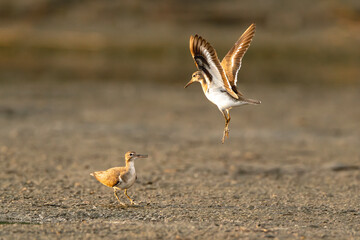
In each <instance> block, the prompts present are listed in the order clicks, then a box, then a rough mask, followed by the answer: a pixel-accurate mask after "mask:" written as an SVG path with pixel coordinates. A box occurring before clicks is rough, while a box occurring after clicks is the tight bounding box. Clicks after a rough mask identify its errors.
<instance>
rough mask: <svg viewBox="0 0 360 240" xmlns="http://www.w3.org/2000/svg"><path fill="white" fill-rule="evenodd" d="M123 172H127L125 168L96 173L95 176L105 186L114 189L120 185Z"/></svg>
mask: <svg viewBox="0 0 360 240" xmlns="http://www.w3.org/2000/svg"><path fill="white" fill-rule="evenodd" d="M123 171H125V169H124V168H123V167H114V168H110V169H108V170H106V171H98V172H94V173H93V175H94V177H95V178H96V180H98V181H99V182H101V183H102V184H104V185H105V186H108V187H114V186H115V185H116V184H118V183H119V181H120V179H119V176H120V175H121V173H122V172H123Z"/></svg>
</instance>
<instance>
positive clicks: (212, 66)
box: [185, 23, 261, 143]
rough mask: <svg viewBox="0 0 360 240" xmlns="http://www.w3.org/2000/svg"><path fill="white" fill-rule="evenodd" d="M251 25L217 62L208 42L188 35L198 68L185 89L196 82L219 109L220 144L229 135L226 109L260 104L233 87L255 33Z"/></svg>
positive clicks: (228, 115) (253, 25) (228, 117)
mask: <svg viewBox="0 0 360 240" xmlns="http://www.w3.org/2000/svg"><path fill="white" fill-rule="evenodd" d="M255 27H256V25H255V24H254V23H253V24H251V25H250V27H249V28H248V29H246V31H245V32H244V33H243V34H242V35H241V36H240V38H239V39H238V40H237V42H236V43H235V45H234V46H233V47H232V48H231V49H230V50H229V52H228V53H227V54H226V55H225V57H224V59H223V60H222V61H221V63H220V61H219V59H218V57H217V54H216V51H215V49H214V48H213V47H212V46H211V45H210V43H209V42H207V41H206V40H205V39H204V38H202V37H201V36H199V35H197V34H196V35H195V36H191V37H190V52H191V55H192V57H193V59H194V61H195V65H196V67H197V69H198V71H196V72H194V73H193V74H192V78H191V80H190V81H189V82H188V83H187V84H186V85H185V88H186V87H188V86H189V85H190V84H192V83H194V82H199V83H200V84H201V87H202V89H203V91H204V93H205V96H206V98H207V99H208V100H209V101H210V102H212V103H214V104H215V105H216V106H217V107H218V108H219V110H220V112H221V113H222V114H223V116H224V118H225V127H224V133H223V137H222V143H224V141H225V137H227V138H228V137H229V122H230V109H231V108H233V107H237V106H241V105H246V104H254V105H256V104H260V103H261V101H259V100H254V99H249V98H245V97H244V95H243V94H242V93H241V92H240V91H239V90H238V89H237V87H236V83H237V78H238V72H239V70H240V68H241V62H242V58H243V56H244V55H245V53H246V51H247V49H248V48H249V46H250V43H251V41H252V38H253V37H254V35H255Z"/></svg>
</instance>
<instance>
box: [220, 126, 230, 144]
mask: <svg viewBox="0 0 360 240" xmlns="http://www.w3.org/2000/svg"><path fill="white" fill-rule="evenodd" d="M225 137H227V138H229V128H225V129H224V133H223V137H222V140H221V142H222V143H223V144H224V142H225Z"/></svg>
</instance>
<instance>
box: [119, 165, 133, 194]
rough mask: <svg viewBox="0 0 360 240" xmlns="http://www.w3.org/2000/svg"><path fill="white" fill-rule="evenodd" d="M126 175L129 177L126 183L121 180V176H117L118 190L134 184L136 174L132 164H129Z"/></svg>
mask: <svg viewBox="0 0 360 240" xmlns="http://www.w3.org/2000/svg"><path fill="white" fill-rule="evenodd" d="M127 174H128V176H129V178H128V179H127V181H126V182H125V181H123V180H122V179H121V176H119V180H120V182H119V184H118V186H117V187H118V188H120V189H128V188H130V187H131V186H132V185H133V184H134V182H135V180H136V172H135V167H134V163H133V162H132V163H130V167H129V172H128V173H127Z"/></svg>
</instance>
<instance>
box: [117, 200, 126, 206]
mask: <svg viewBox="0 0 360 240" xmlns="http://www.w3.org/2000/svg"><path fill="white" fill-rule="evenodd" d="M118 202H119V204H120V206H122V207H126V204H125V203H123V202H121V201H118Z"/></svg>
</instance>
